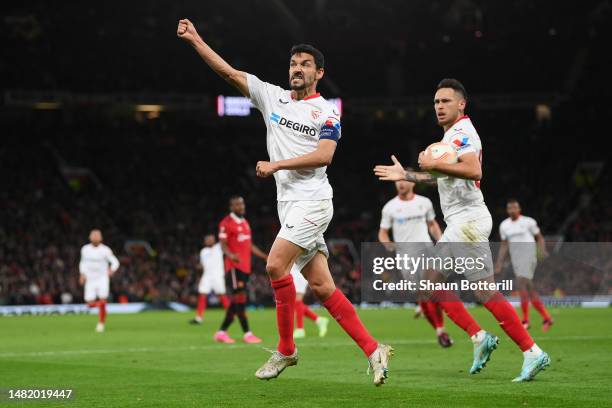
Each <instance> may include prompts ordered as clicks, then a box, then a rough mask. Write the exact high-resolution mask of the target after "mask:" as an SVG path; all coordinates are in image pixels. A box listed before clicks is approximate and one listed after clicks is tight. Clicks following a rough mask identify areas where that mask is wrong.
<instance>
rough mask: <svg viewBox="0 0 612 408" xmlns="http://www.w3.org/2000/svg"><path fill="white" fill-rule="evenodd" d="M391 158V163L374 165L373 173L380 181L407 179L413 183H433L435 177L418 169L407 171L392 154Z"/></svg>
mask: <svg viewBox="0 0 612 408" xmlns="http://www.w3.org/2000/svg"><path fill="white" fill-rule="evenodd" d="M391 160H392V161H393V165H391V166H383V165H382V164H379V165H377V166H376V167H374V174H375V175H376V176H377V177H378V179H379V180H382V181H400V180H408V181H412V182H413V183H426V184H435V183H436V179H435V177H433V176H432V175H431V174H429V173H425V172H419V171H408V170H406V169H405V168H404V166H402V163H400V162H399V160H397V158H396V157H395V156H394V155H392V156H391Z"/></svg>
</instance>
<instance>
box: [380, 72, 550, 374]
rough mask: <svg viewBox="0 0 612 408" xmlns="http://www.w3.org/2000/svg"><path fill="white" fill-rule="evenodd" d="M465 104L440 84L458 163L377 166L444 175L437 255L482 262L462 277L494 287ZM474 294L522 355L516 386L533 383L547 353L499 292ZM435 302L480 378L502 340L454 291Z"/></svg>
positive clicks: (477, 153)
mask: <svg viewBox="0 0 612 408" xmlns="http://www.w3.org/2000/svg"><path fill="white" fill-rule="evenodd" d="M466 104H467V92H466V90H465V88H464V87H463V85H462V84H461V83H460V82H459V81H457V80H456V79H444V80H442V81H441V82H440V83H439V84H438V87H437V89H436V93H435V96H434V107H435V112H436V117H437V119H438V124H439V125H440V126H441V127H442V128H443V129H444V137H443V139H442V142H444V143H448V144H450V145H452V146H454V147H455V149H456V152H457V156H458V162H456V163H452V164H449V163H445V162H443V161H436V160H434V159H433V157H432V155H431V151H429V150H428V151H427V153H426V152H421V153H420V154H419V166H420V168H421V169H422V170H424V171H425V172H412V171H410V172H409V171H406V170H405V169H404V167H403V166H402V165H401V163H400V162H399V161H398V160H397V158H396V157H395V156H392V160H393V162H394V165H392V166H376V167H375V169H374V173H375V174H376V175H377V176H379V178H380V179H381V180H390V181H397V180H404V179H405V180H410V181H413V182H425V183H427V182H429V183H431V182H433V181H435V180H436V179H435V178H434V176H433V175H432V174H431V172H434V171H435V172H436V173H440V174H442V175H443V176H442V177H439V178H438V179H437V184H438V193H439V194H440V204H441V207H442V212H443V213H444V221H445V222H446V225H447V227H446V229H445V230H444V234H443V235H442V238H441V239H440V241H439V243H438V246H439V248H440V250H439V251H440V252H438V254H439V256H441V257H445V256H449V257H451V258H457V257H458V256H461V257H463V258H464V259H466V258H471V259H473V260H476V259H481V260H482V261H484V262H483V265H484V268H480V269H479V268H466V270H465V272H464V276H465V278H466V279H467V280H469V281H471V282H479V283H480V282H482V283H484V284H488V283H494V282H495V279H494V277H493V275H494V268H493V263H492V255H491V248H490V247H489V235H490V234H491V228H492V226H493V221H492V218H491V214H490V213H489V210H488V209H487V206H486V204H485V202H484V198H483V195H482V192H481V191H480V180H481V178H482V167H481V161H482V144H481V141H480V137H479V136H478V133H477V132H476V129H475V128H474V125H473V124H472V121H471V120H470V118H469V117H468V116H466V115H465V114H464V111H465V106H466ZM440 243H443V244H442V245H440ZM438 246H436V249H438ZM444 251H447V252H444ZM452 272H453V271H452V270H443V271H433V270H431V271H428V273H429V275H428V279H429V280H430V281H433V282H444V281H445V280H446V279H447V277H448V275H449V274H450V273H452ZM474 295H476V297H477V298H478V300H479V301H480V302H482V304H483V305H484V306H485V307H486V308H487V309H488V310H489V311H490V312H491V314H493V316H494V317H495V319H497V321H498V322H499V325H500V326H501V328H502V329H503V330H504V331H505V332H506V334H507V335H508V336H509V337H510V338H511V339H512V340H513V341H514V342H515V343H516V344H517V345H518V346H519V348H520V349H521V351H522V352H523V366H522V369H521V373H520V374H519V375H518V376H517V377H516V378H515V379H514V380H513V381H515V382H521V381H529V380H531V379H533V377H535V375H536V374H538V373H539V372H540V371H542V370H543V369H544V368H545V367H547V366H548V365H550V358H549V356H548V354H546V353H545V352H544V351H542V350H541V349H540V347H538V346H537V345H536V344H535V342H534V341H533V339H532V338H531V336H530V335H529V333H528V332H527V330H526V329H525V328H524V327H523V325H522V323H521V321H520V319H519V317H518V315H517V313H516V310H514V308H513V307H512V305H511V304H510V303H509V302H508V301H507V300H506V299H505V298H504V296H503V295H502V294H501V293H500V292H499V291H497V290H490V289H486V290H475V291H474ZM434 299H441V301H440V304H441V306H442V308H443V309H444V310H445V311H446V313H447V314H448V316H449V317H450V318H451V320H453V322H455V323H456V324H457V325H458V326H459V327H461V328H462V329H463V330H465V331H466V333H467V334H468V335H469V336H470V338H471V339H472V342H473V343H474V362H473V364H472V367H471V369H470V373H471V374H476V373H477V372H479V371H480V370H482V369H483V368H484V366H485V365H486V363H487V361H488V360H489V358H490V356H491V353H492V352H493V350H495V348H497V344H498V341H499V340H498V338H497V337H496V336H493V335H492V334H490V333H487V332H485V331H484V330H482V329H481V328H480V326H479V325H478V323H477V322H476V321H475V320H474V319H473V318H472V316H471V315H470V314H469V313H468V312H467V310H466V309H465V307H464V306H463V303H462V302H461V300H460V299H459V298H457V296H456V294H454V293H453V292H450V291H436V293H434Z"/></svg>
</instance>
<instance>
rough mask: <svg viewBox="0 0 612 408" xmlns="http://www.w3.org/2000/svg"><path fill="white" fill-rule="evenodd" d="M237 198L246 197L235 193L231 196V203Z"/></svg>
mask: <svg viewBox="0 0 612 408" xmlns="http://www.w3.org/2000/svg"><path fill="white" fill-rule="evenodd" d="M235 200H244V198H242V196H241V195H239V194H234V195H233V196H231V197H230V198H229V203H230V204H231V203H232V202H233V201H235Z"/></svg>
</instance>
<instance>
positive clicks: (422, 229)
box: [380, 194, 436, 243]
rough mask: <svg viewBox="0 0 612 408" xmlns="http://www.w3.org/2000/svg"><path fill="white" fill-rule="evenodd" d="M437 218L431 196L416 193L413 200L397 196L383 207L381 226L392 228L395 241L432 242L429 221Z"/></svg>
mask: <svg viewBox="0 0 612 408" xmlns="http://www.w3.org/2000/svg"><path fill="white" fill-rule="evenodd" d="M435 218H436V213H435V211H434V208H433V204H432V203H431V200H430V199H429V198H427V197H423V196H420V195H418V194H415V195H414V198H412V200H402V199H401V198H399V196H396V197H395V198H393V199H391V200H389V202H388V203H387V204H385V206H384V207H383V209H382V218H381V220H380V228H384V229H391V230H392V232H393V241H395V242H427V243H431V237H430V236H429V229H428V228H427V222H428V221H431V220H434V219H435Z"/></svg>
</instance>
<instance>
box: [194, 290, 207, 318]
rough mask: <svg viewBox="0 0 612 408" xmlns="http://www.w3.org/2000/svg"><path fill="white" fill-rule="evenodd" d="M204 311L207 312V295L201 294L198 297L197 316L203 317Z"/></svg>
mask: <svg viewBox="0 0 612 408" xmlns="http://www.w3.org/2000/svg"><path fill="white" fill-rule="evenodd" d="M204 310H206V295H204V294H200V296H198V307H197V309H196V316H197V317H202V315H204Z"/></svg>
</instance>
